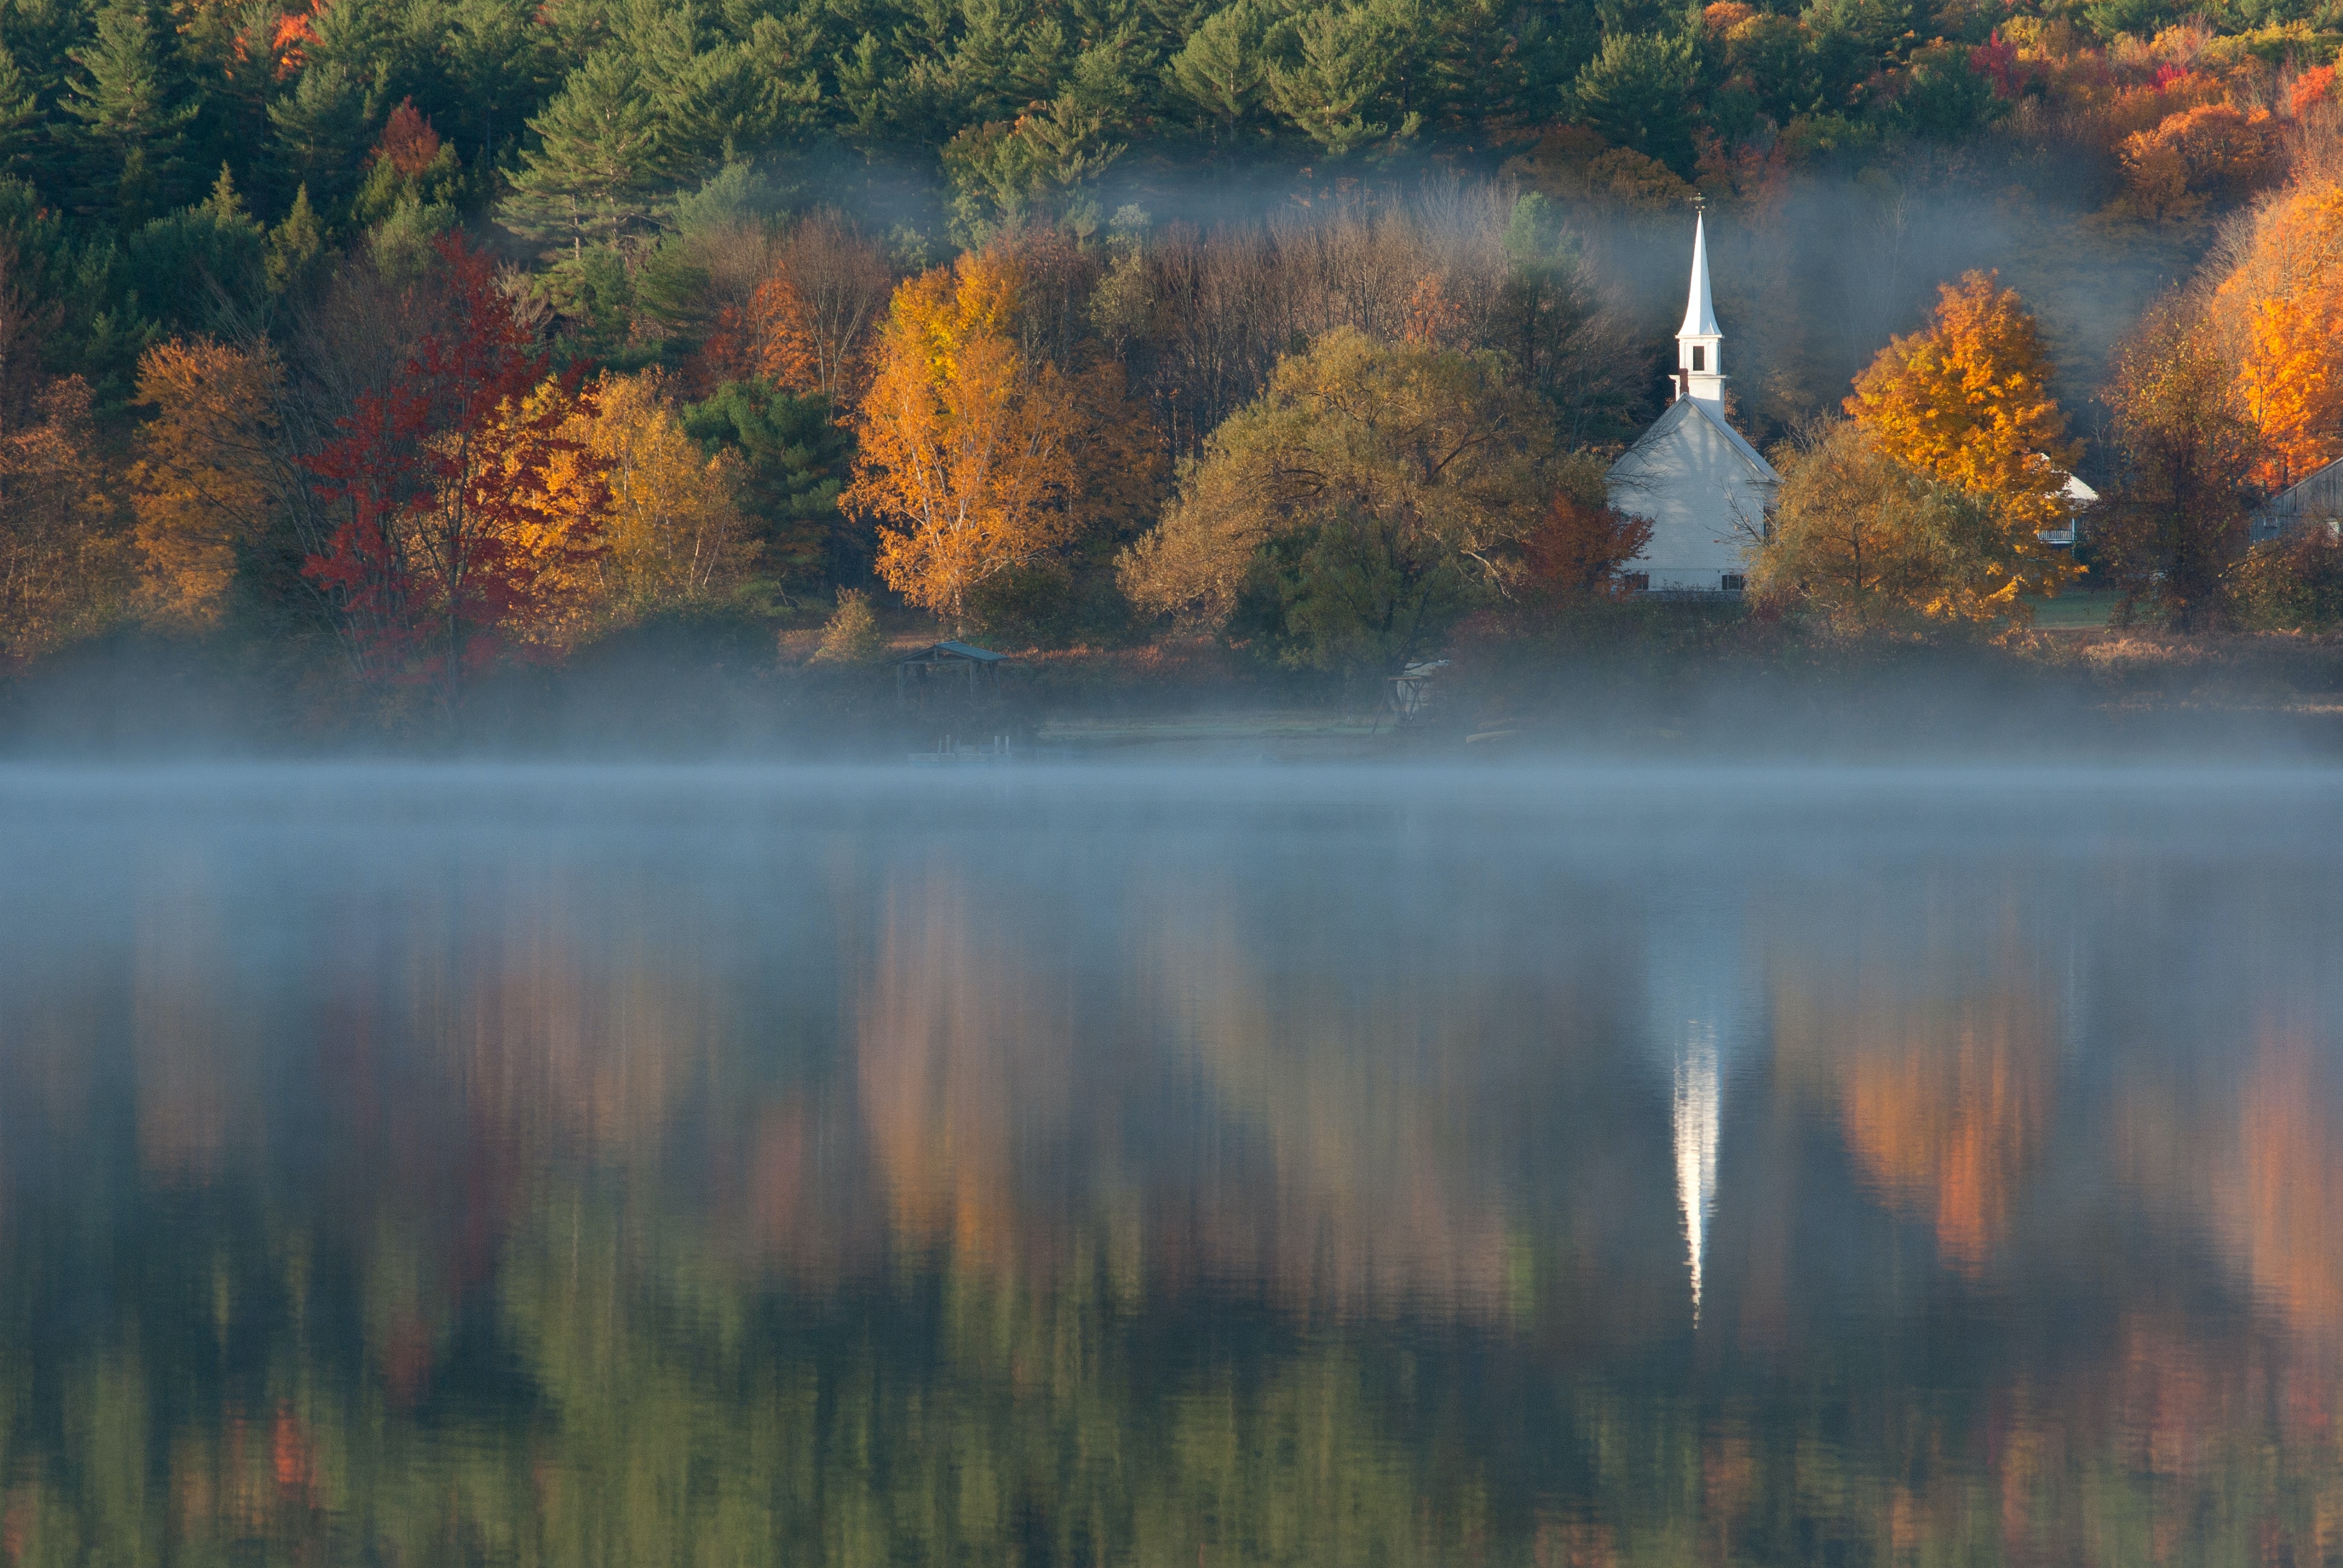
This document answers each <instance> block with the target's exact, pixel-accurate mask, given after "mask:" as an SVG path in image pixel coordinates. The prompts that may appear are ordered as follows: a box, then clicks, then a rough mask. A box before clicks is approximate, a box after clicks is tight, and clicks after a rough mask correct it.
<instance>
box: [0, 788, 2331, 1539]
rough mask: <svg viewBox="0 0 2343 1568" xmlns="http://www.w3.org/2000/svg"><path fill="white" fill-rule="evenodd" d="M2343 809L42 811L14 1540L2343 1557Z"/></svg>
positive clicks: (1587, 806) (14, 1279) (2027, 800)
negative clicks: (2341, 1415)
mask: <svg viewBox="0 0 2343 1568" xmlns="http://www.w3.org/2000/svg"><path fill="white" fill-rule="evenodd" d="M2338 806H2343V774H2338V773H2336V772H2332V771H2327V770H2321V769H2309V768H2303V769H2269V770H2252V769H2214V768H2204V769H2161V770H2159V769H2087V768H2077V769H2066V770H2058V769H2017V770H1999V769H1986V768H1979V769H1968V770H1948V771H1920V770H1898V769H1835V770H1823V769H1814V770H1800V769H1698V768H1691V767H1684V768H1652V769H1633V768H1588V769H1571V768H1562V767H1554V768H1542V767H1526V766H1524V767H1520V768H1513V769H1403V768H1368V769H1348V770H1345V769H1307V768H1276V767H1252V768H1242V769H1217V768H1204V767H1197V768H1190V769H1176V768H1167V769H1156V770H1145V769H1118V768H1111V767H1096V768H1074V767H1068V768H1061V769H1048V768H1041V769H1022V768H1012V769H985V768H967V769H928V770H919V769H867V770H862V769H835V770H821V769H750V768H740V769H560V768H544V769H524V768H516V769H493V768H477V769H461V768H447V769H429V768H412V769H359V768H333V767H317V768H286V769H258V768H255V769H237V768H229V767H222V768H210V769H190V770H155V771H110V772H75V771H69V770H61V769H60V770H44V769H15V770H10V771H5V772H0V1313H5V1317H0V1325H5V1332H0V1419H4V1421H5V1424H0V1443H5V1448H0V1552H5V1556H6V1560H7V1561H9V1562H11V1563H18V1562H21V1563H68V1562H71V1563H84V1562H93V1563H148V1562H152V1563H162V1562H171V1563H231V1562H233V1563H256V1562H270V1563H275V1562H284V1563H369V1564H372V1563H417V1564H419V1563H548V1564H551V1563H606V1564H618V1563H662V1564H675V1563H693V1564H699V1563H707V1564H718V1563H723V1564H732V1563H856V1564H860V1563H1025V1564H1039V1563H1163V1564H1180V1565H1185V1564H1194V1563H1207V1564H1217V1563H1326V1564H1377V1563H1381V1564H1399V1563H1521V1564H1537V1565H1541V1568H1552V1565H1562V1564H1585V1565H1594V1564H1642V1563H1653V1564H1659V1563H1670V1564H1674V1563H1728V1562H1729V1563H1848V1564H1855V1563H1906V1562H1925V1563H1949V1562H1960V1563H2148V1562H2172V1563H2317V1562H2321V1561H2329V1560H2332V1559H2334V1558H2335V1557H2336V1556H2337V1555H2338V1553H2343V1428H2338V1421H2337V1418H2338V1399H2343V1063H2338V1060H2337V1046H2338V1031H2343V876H2338V871H2343V811H2338Z"/></svg>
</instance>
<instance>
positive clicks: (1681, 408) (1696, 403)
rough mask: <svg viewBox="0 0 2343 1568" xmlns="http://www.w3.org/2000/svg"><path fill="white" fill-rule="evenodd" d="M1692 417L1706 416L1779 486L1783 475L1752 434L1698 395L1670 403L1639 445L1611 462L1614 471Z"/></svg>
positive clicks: (1761, 475) (1758, 472)
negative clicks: (1751, 441)
mask: <svg viewBox="0 0 2343 1568" xmlns="http://www.w3.org/2000/svg"><path fill="white" fill-rule="evenodd" d="M1688 419H1705V420H1707V421H1708V422H1709V423H1710V424H1711V425H1713V426H1715V427H1716V429H1717V430H1718V432H1719V433H1721V434H1722V435H1723V436H1724V437H1725V442H1726V444H1727V445H1729V446H1730V447H1732V448H1733V449H1734V451H1735V452H1736V453H1738V454H1740V457H1741V460H1742V461H1743V462H1745V463H1746V464H1748V465H1749V467H1751V468H1753V469H1755V471H1756V475H1757V477H1758V478H1759V479H1761V480H1762V481H1764V482H1765V483H1766V484H1768V485H1778V484H1780V483H1781V482H1782V476H1781V475H1779V474H1777V473H1775V471H1774V465H1773V464H1771V463H1769V462H1767V461H1766V460H1765V456H1764V455H1763V454H1762V453H1760V452H1759V451H1758V450H1757V448H1756V447H1753V446H1751V445H1750V444H1749V440H1748V437H1745V436H1744V435H1742V433H1741V432H1740V431H1738V430H1736V429H1735V428H1734V427H1732V426H1731V425H1729V424H1727V423H1725V416H1724V415H1722V414H1720V413H1718V412H1716V410H1715V409H1713V408H1711V407H1709V406H1708V405H1707V403H1706V402H1704V400H1703V399H1701V398H1698V397H1679V398H1677V399H1676V400H1675V401H1674V402H1673V403H1671V404H1669V405H1668V407H1667V411H1666V412H1665V413H1664V414H1662V415H1661V416H1660V417H1658V418H1656V419H1654V420H1653V421H1652V427H1651V428H1650V429H1648V430H1646V431H1644V433H1643V435H1642V436H1640V437H1637V438H1636V441H1635V444H1634V446H1632V447H1628V448H1627V450H1626V452H1625V453H1624V455H1623V456H1622V457H1620V458H1619V460H1618V461H1617V462H1615V463H1614V464H1612V465H1611V472H1612V473H1614V474H1617V473H1619V472H1620V470H1621V469H1623V468H1626V467H1628V465H1629V464H1631V463H1633V462H1634V460H1635V454H1636V453H1638V452H1640V451H1642V450H1643V449H1644V447H1648V446H1651V445H1653V444H1654V442H1657V441H1662V440H1664V439H1666V438H1667V437H1670V436H1672V435H1674V434H1675V432H1676V431H1677V430H1678V429H1679V428H1681V427H1683V425H1684V422H1685V421H1686V420H1688Z"/></svg>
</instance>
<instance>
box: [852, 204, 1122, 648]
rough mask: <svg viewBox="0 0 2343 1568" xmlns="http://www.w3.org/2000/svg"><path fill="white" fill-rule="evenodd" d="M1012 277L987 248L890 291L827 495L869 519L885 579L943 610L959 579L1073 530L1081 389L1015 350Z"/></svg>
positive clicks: (962, 600) (978, 576) (1001, 256)
mask: <svg viewBox="0 0 2343 1568" xmlns="http://www.w3.org/2000/svg"><path fill="white" fill-rule="evenodd" d="M1020 282H1021V277H1020V272H1019V268H1018V266H1017V265H1016V261H1015V258H1014V256H1012V255H1011V253H1010V252H1008V251H1007V250H1006V249H1005V248H1003V247H1000V246H995V247H993V248H991V249H989V250H985V251H980V252H973V253H970V254H969V255H966V256H961V257H960V260H959V261H958V262H956V263H954V264H953V265H952V266H948V267H938V268H936V269H935V270H934V271H932V272H929V273H927V274H925V275H923V276H919V277H915V278H913V279H911V280H910V282H908V283H906V284H904V285H903V286H901V287H900V288H899V289H897V290H896V292H895V298H894V303H893V305H892V307H891V308H890V314H889V316H888V319H887V323H886V326H885V327H884V328H882V330H881V332H880V341H879V353H878V367H877V374H876V376H875V377H874V378H873V380H872V382H871V386H870V391H869V393H868V394H866V395H865V396H864V397H863V399H862V406H861V409H860V418H859V420H858V421H857V423H858V428H859V430H860V436H861V450H860V454H859V456H858V457H857V458H856V460H855V468H854V482H853V484H852V485H851V486H850V487H849V488H848V490H847V491H846V494H845V495H844V496H843V497H842V498H840V503H841V505H843V506H844V507H845V508H847V509H848V511H850V513H852V514H854V515H857V516H860V517H868V518H875V519H877V521H878V523H879V560H878V566H879V572H880V576H881V577H882V578H885V579H886V581H887V584H888V586H889V587H890V588H895V589H896V590H897V591H899V592H900V593H901V594H902V595H903V596H904V597H905V598H908V599H910V601H911V602H912V603H914V604H917V605H921V606H924V607H926V608H930V609H932V610H935V611H936V612H937V613H939V614H940V615H946V616H950V618H954V619H959V618H962V617H963V616H964V615H965V614H966V610H967V602H968V595H969V593H970V590H971V589H973V588H976V587H978V586H979V585H980V584H981V583H984V582H986V581H988V580H989V579H990V578H994V577H997V576H999V575H1000V574H1001V573H1002V572H1004V571H1008V570H1010V569H1011V568H1015V567H1018V566H1021V565H1024V564H1025V563H1027V562H1029V561H1031V560H1033V559H1035V558H1038V557H1040V556H1041V555H1042V554H1044V553H1045V552H1047V551H1049V550H1051V549H1052V548H1056V547H1057V546H1059V545H1061V544H1063V543H1065V542H1066V541H1067V540H1069V539H1071V538H1073V536H1074V534H1075V532H1076V528H1077V521H1076V518H1075V516H1074V512H1073V506H1072V503H1073V501H1074V499H1075V491H1076V489H1077V483H1076V475H1075V468H1074V463H1073V459H1072V457H1071V450H1070V449H1071V446H1072V444H1073V442H1074V440H1075V439H1076V438H1077V437H1078V435H1079V427H1080V425H1081V423H1082V421H1081V417H1080V415H1081V407H1082V406H1083V403H1084V399H1082V398H1081V397H1079V395H1078V392H1077V389H1076V388H1074V387H1071V386H1070V385H1069V382H1068V378H1067V377H1065V376H1063V375H1062V374H1061V372H1059V370H1058V369H1057V368H1056V367H1054V366H1051V365H1048V364H1041V365H1036V364H1033V363H1031V362H1029V361H1028V360H1027V358H1026V357H1025V356H1024V355H1023V354H1022V353H1021V351H1020V350H1019V347H1018V345H1017V340H1016V337H1015V336H1014V328H1015V319H1014V318H1015V315H1016V311H1017V305H1018V288H1019V284H1020Z"/></svg>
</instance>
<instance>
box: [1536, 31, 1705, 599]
mask: <svg viewBox="0 0 2343 1568" xmlns="http://www.w3.org/2000/svg"><path fill="white" fill-rule="evenodd" d="M1710 9H1711V10H1715V9H1716V7H1715V6H1711V7H1710ZM1651 542H1652V525H1651V524H1650V523H1649V522H1648V521H1646V520H1645V519H1644V518H1635V517H1630V516H1628V515H1627V514H1626V513H1624V512H1622V511H1620V510H1619V509H1618V508H1615V507H1612V506H1608V505H1605V504H1604V503H1601V502H1599V501H1595V500H1592V499H1590V498H1587V497H1585V496H1583V495H1576V494H1574V493H1572V492H1570V491H1568V490H1564V491H1562V492H1561V493H1559V494H1557V495H1556V496H1555V497H1554V500H1553V502H1552V504H1550V505H1549V506H1548V507H1547V508H1546V509H1545V515H1544V517H1542V518H1539V519H1538V523H1537V526H1536V527H1535V528H1532V529H1531V530H1530V532H1529V534H1528V535H1527V536H1526V537H1525V538H1523V540H1522V568H1523V589H1524V593H1525V596H1526V597H1528V598H1532V599H1533V600H1539V601H1544V603H1546V604H1549V605H1552V604H1566V603H1569V602H1571V601H1574V600H1584V599H1588V598H1602V597H1613V596H1616V595H1618V594H1621V593H1624V591H1625V585H1624V583H1623V582H1622V580H1621V579H1620V577H1619V568H1620V567H1621V566H1622V565H1624V563H1626V562H1628V561H1631V560H1633V559H1634V558H1636V557H1637V556H1639V555H1641V554H1643V553H1644V547H1645V546H1647V545H1649V544H1650V543H1651Z"/></svg>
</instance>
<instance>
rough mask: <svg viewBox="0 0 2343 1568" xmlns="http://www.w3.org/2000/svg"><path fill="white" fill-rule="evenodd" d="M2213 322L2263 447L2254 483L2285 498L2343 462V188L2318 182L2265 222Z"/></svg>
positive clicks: (2266, 212)
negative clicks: (2341, 367)
mask: <svg viewBox="0 0 2343 1568" xmlns="http://www.w3.org/2000/svg"><path fill="white" fill-rule="evenodd" d="M2210 322H2211V326H2212V328H2213V330H2214V331H2215V332H2216V333H2217V336H2218V339H2219V342H2220V345H2221V348H2222V352H2223V353H2224V355H2225V356H2226V357H2227V358H2228V359H2229V361H2230V362H2231V363H2232V364H2233V365H2234V366H2235V367H2236V376H2237V397H2238V402H2239V405H2240V407H2241V408H2242V410H2243V412H2244V415H2245V417H2246V418H2247V421H2248V422H2249V423H2250V424H2251V425H2252V426H2253V427H2254V429H2255V431H2256V432H2257V434H2258V437H2260V444H2261V448H2262V452H2261V460H2260V462H2259V464H2258V466H2257V467H2256V470H2255V473H2254V476H2253V477H2254V478H2255V480H2256V481H2257V482H2258V483H2259V484H2261V485H2262V486H2264V487H2268V488H2278V487H2283V486H2285V485H2288V484H2290V483H2292V482H2293V481H2294V480H2296V479H2299V478H2301V477H2303V476H2304V475H2306V474H2308V473H2310V472H2312V471H2313V470H2315V469H2317V468H2318V467H2321V466H2322V465H2324V464H2326V463H2328V462H2331V461H2333V460H2334V459H2335V458H2336V457H2343V377H2338V375H2337V374H2336V371H2335V367H2334V363H2333V361H2334V357H2335V352H2336V344H2337V342H2338V335H2343V184H2338V183H2337V182H2335V181H2333V180H2331V179H2311V180H2306V181H2305V182H2303V183H2301V184H2299V185H2298V186H2295V187H2294V188H2293V189H2291V190H2289V191H2288V192H2287V193H2286V194H2285V195H2284V196H2281V197H2280V198H2279V199H2278V200H2277V201H2276V202H2273V203H2272V204H2270V205H2269V206H2267V207H2264V208H2263V209H2262V210H2261V211H2260V212H2258V214H2256V215H2255V217H2254V220H2253V226H2252V229H2251V231H2250V234H2249V237H2248V240H2247V245H2246V246H2245V248H2244V251H2243V253H2242V255H2241V256H2240V257H2239V259H2238V262H2237V266H2236V267H2235V268H2234V269H2233V270H2232V271H2231V272H2230V274H2229V275H2228V276H2227V277H2226V278H2224V279H2222V281H2221V283H2220V286H2218V287H2217V289H2216V290H2215V291H2214V294H2213V297H2212V300H2211V309H2210Z"/></svg>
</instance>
